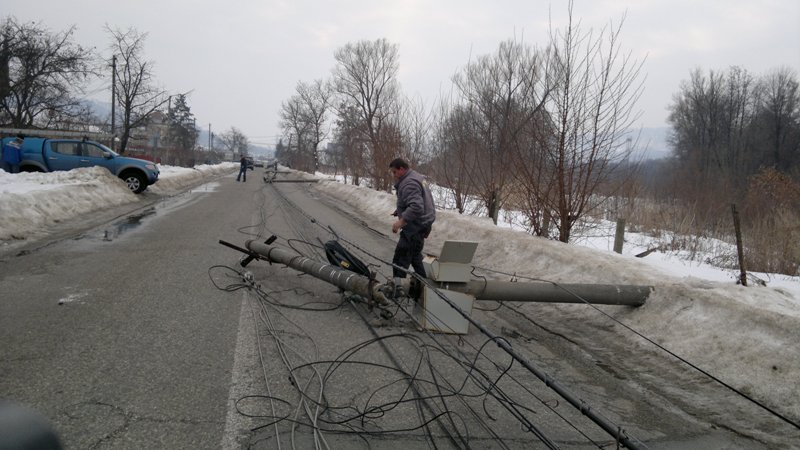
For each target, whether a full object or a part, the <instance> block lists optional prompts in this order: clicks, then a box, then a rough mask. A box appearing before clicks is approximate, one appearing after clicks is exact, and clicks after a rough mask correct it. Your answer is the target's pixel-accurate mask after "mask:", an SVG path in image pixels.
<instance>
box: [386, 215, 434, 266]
mask: <svg viewBox="0 0 800 450" xmlns="http://www.w3.org/2000/svg"><path fill="white" fill-rule="evenodd" d="M430 232H431V227H430V226H421V225H418V224H406V226H405V227H403V229H402V230H400V240H398V241H397V247H395V249H394V258H392V264H394V265H395V266H397V267H392V276H393V277H395V278H405V277H406V272H405V271H403V270H402V269H398V267H402V268H403V269H408V266H409V265H410V266H411V267H413V268H414V272H416V273H417V275H420V276H423V277H424V276H426V275H425V266H423V265H422V248H423V247H424V246H425V238H426V237H427V236H428V234H429V233H430Z"/></svg>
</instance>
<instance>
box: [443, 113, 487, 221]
mask: <svg viewBox="0 0 800 450" xmlns="http://www.w3.org/2000/svg"><path fill="white" fill-rule="evenodd" d="M467 109H468V108H467V107H465V106H458V105H456V106H453V105H451V104H449V102H448V101H447V100H443V101H442V102H441V103H440V105H439V107H438V109H437V117H436V127H435V130H436V131H435V134H434V138H433V139H434V145H433V147H434V149H435V150H434V154H433V164H432V166H433V174H432V175H433V178H434V179H435V180H436V182H437V183H439V184H440V185H442V186H444V187H446V188H448V192H449V193H450V194H451V195H452V197H453V198H452V200H453V203H452V204H451V203H450V200H449V199H448V198H445V199H441V200H437V202H439V203H441V204H443V206H444V207H445V208H450V207H452V208H455V209H456V210H457V211H458V213H459V214H464V212H465V210H466V203H467V199H468V197H469V195H470V194H471V193H472V192H474V191H475V188H474V186H473V183H472V178H471V177H470V175H469V174H470V172H471V170H469V169H470V166H469V163H470V161H474V160H475V159H476V158H475V157H474V156H473V155H474V154H475V153H477V152H478V151H479V150H478V148H477V146H478V144H477V143H478V141H479V139H477V138H476V133H474V132H473V131H472V130H471V129H470V126H471V124H473V123H474V122H473V121H472V120H470V119H468V118H467V116H468V114H469V111H467Z"/></svg>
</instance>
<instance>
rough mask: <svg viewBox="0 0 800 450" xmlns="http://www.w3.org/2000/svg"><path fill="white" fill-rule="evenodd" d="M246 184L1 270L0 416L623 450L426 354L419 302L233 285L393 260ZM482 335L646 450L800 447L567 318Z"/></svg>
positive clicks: (533, 392) (179, 443) (191, 442)
mask: <svg viewBox="0 0 800 450" xmlns="http://www.w3.org/2000/svg"><path fill="white" fill-rule="evenodd" d="M258 172H260V171H258ZM234 175H235V174H234ZM254 175H260V173H251V176H250V177H249V181H248V182H247V183H237V182H235V181H234V176H226V177H224V178H221V179H220V180H218V181H216V182H212V183H208V184H206V185H203V186H200V187H198V188H196V189H192V190H191V191H188V192H186V193H183V194H181V195H178V196H175V197H171V198H166V199H159V198H152V199H151V200H150V201H151V204H150V205H148V206H146V207H144V208H140V209H138V210H135V211H131V210H120V211H111V212H105V213H103V214H100V215H98V218H97V219H95V220H94V221H89V222H86V221H82V222H81V223H80V224H72V225H70V224H65V225H64V229H62V230H60V231H59V233H58V234H57V239H56V240H55V241H49V242H44V243H34V244H33V245H31V246H29V247H28V248H26V250H25V251H23V252H21V254H19V255H17V254H3V255H0V293H2V294H1V295H2V301H0V398H5V399H9V400H12V401H14V402H16V403H18V404H22V405H24V406H26V407H29V408H32V409H34V410H35V411H38V412H39V413H41V414H42V415H43V416H45V417H46V418H47V419H48V420H50V421H51V423H52V424H53V426H54V427H55V429H56V430H57V432H58V434H59V435H60V437H61V439H62V441H63V442H64V444H65V447H66V448H115V449H116V448H136V449H141V448H187V449H188V448H191V449H197V448H256V449H260V448H265V449H266V448H278V447H279V446H280V447H281V448H290V447H291V446H295V447H296V448H315V447H316V448H392V449H394V448H434V447H436V448H548V447H550V448H553V447H558V448H578V449H582V448H614V447H615V442H614V439H613V437H612V436H610V435H609V434H608V433H606V432H604V431H602V430H601V429H600V428H599V427H597V426H596V425H595V424H594V423H592V422H591V421H589V420H588V419H587V418H586V417H585V416H584V415H582V414H581V412H580V411H578V410H577V409H575V408H573V407H571V406H569V405H568V404H567V403H566V402H565V401H564V400H563V399H562V398H561V397H559V396H558V395H556V393H555V392H554V391H553V390H552V389H550V388H548V387H547V386H545V385H544V383H542V382H540V381H539V380H538V379H536V378H535V377H534V376H533V375H532V374H531V373H530V372H529V371H528V370H526V369H524V368H523V367H521V366H520V365H519V364H517V363H512V362H511V360H510V358H508V355H507V354H504V352H502V351H500V350H499V349H498V347H497V345H495V342H493V341H491V340H489V339H487V337H486V336H485V335H483V334H481V333H480V332H478V330H476V329H475V327H471V329H470V332H469V334H467V335H464V336H454V335H430V334H429V333H426V332H425V331H424V330H421V329H420V328H419V326H418V325H417V324H416V322H415V317H414V315H413V311H414V308H413V305H412V304H410V303H405V304H402V305H401V306H403V307H404V308H405V309H406V310H408V311H410V312H412V314H411V315H406V314H404V312H403V309H400V308H390V309H387V310H385V311H384V316H388V315H392V314H393V317H391V318H388V319H385V318H384V319H382V318H381V317H380V315H379V313H380V312H381V310H380V309H372V308H369V307H367V306H366V305H364V304H363V303H361V301H362V300H363V299H358V298H355V299H353V298H346V297H344V296H342V294H341V292H339V291H338V290H337V289H336V288H334V287H333V286H331V285H328V284H326V283H324V282H322V281H319V280H316V279H314V278H313V277H311V276H308V275H301V274H300V273H298V272H297V271H295V270H292V269H289V268H286V267H283V266H281V265H278V264H269V263H267V262H264V261H254V262H252V263H251V264H250V265H248V266H247V268H246V269H242V268H241V267H240V266H239V264H238V262H239V260H240V256H241V255H240V254H239V253H237V252H236V251H234V250H232V249H230V248H228V247H224V246H222V245H220V244H219V243H218V240H220V239H222V240H225V241H227V242H231V243H233V244H236V245H240V246H243V245H244V242H245V241H246V240H248V239H257V240H259V241H261V240H265V239H267V238H268V237H270V236H272V235H275V236H276V240H275V242H274V245H276V246H279V247H282V248H285V249H290V250H293V251H296V252H298V253H302V254H304V255H306V256H309V257H313V258H317V259H322V258H323V256H322V255H323V253H322V250H321V248H320V247H321V242H325V241H327V240H329V239H333V238H334V237H335V236H338V237H339V238H340V239H341V240H342V241H343V242H346V243H349V244H347V246H348V247H349V248H351V249H352V250H354V251H355V252H356V253H357V255H358V256H359V257H361V258H364V260H365V262H368V263H370V264H373V266H371V267H372V269H373V270H374V271H375V272H376V273H377V274H378V277H377V278H378V281H383V280H385V277H386V276H388V275H389V273H390V271H389V270H388V268H387V267H386V265H385V264H382V263H381V261H386V260H389V259H391V254H392V250H393V240H392V239H393V238H392V236H391V235H387V233H386V232H387V231H388V230H382V228H381V225H379V224H369V223H363V222H362V219H363V218H360V217H357V215H356V214H355V213H353V212H352V211H349V210H348V208H347V207H346V206H345V205H343V204H341V203H340V202H337V201H335V200H333V199H330V198H328V197H326V195H325V193H324V192H323V191H321V190H319V189H316V188H315V187H314V185H312V184H309V183H273V184H265V183H263V182H262V181H261V180H260V179H259V177H257V176H254ZM287 178H293V176H292V175H287V174H282V175H281V176H280V177H279V179H284V180H285V179H287ZM387 213H388V211H387ZM112 217H113V219H112V220H105V219H109V218H112ZM101 219H104V220H105V221H103V220H101ZM100 222H102V223H100ZM87 223H90V224H91V226H88V225H87ZM369 227H371V228H372V229H370V228H369ZM334 233H335V234H334ZM353 244H355V245H357V246H358V247H359V249H356V248H354V245H353ZM437 244H438V245H440V244H441V243H438V242H436V241H435V240H433V241H432V244H431V245H432V246H434V247H435V246H436V245H437ZM430 250H433V251H434V252H435V251H436V250H437V249H436V248H431V249H430ZM473 317H474V318H475V319H476V320H478V321H480V322H481V323H484V324H486V326H487V327H488V328H489V329H491V330H493V331H494V332H495V333H496V334H497V335H498V336H501V337H502V338H503V339H506V340H507V341H508V342H510V343H511V344H512V345H513V346H514V347H515V348H516V349H517V350H518V351H519V353H520V354H521V355H522V356H523V357H524V358H527V359H528V360H529V361H532V362H534V363H535V364H536V365H537V366H538V367H539V368H540V369H542V370H544V371H546V372H547V373H549V374H555V375H556V377H557V379H558V381H559V382H560V383H562V384H563V385H564V386H566V387H567V388H568V389H569V390H571V391H572V392H573V393H574V394H575V395H577V396H579V397H580V398H581V399H583V400H585V401H586V406H587V407H591V408H593V410H595V411H598V412H599V413H601V414H602V415H603V416H604V417H606V418H608V420H610V421H611V422H613V423H616V424H619V426H620V427H622V428H623V429H624V431H625V432H626V433H628V434H629V435H630V436H632V437H634V438H635V439H636V441H635V442H637V444H638V445H639V448H661V449H679V448H680V449H684V448H696V449H701V448H732V449H735V448H742V449H745V448H746V449H758V448H792V445H793V444H792V441H791V439H792V438H791V437H792V436H796V433H794V432H793V431H792V430H789V431H787V430H786V428H785V427H784V428H781V425H780V424H779V423H776V422H775V421H774V420H772V419H770V418H765V417H764V416H763V415H761V414H758V413H754V412H753V409H751V408H750V407H749V406H748V405H746V404H743V403H742V402H739V401H736V400H729V396H728V394H727V393H725V392H723V390H720V389H719V388H718V387H715V386H713V385H712V384H710V383H708V382H707V381H704V380H703V379H702V378H700V377H697V376H696V375H694V374H692V373H691V372H690V371H686V370H684V369H679V368H675V365H674V364H673V363H672V362H669V361H666V360H665V359H664V358H663V357H661V356H659V355H655V354H653V353H652V352H646V351H642V350H641V349H640V348H638V347H636V346H633V345H631V344H630V343H629V342H628V343H626V342H618V341H615V340H613V339H608V338H604V337H603V329H602V327H597V326H585V324H583V323H570V322H565V321H562V320H560V319H559V316H558V309H557V308H553V307H544V308H532V307H530V306H528V305H525V306H521V305H510V307H502V308H498V307H497V305H496V304H493V303H491V302H487V303H486V304H484V305H483V306H482V307H481V308H480V309H476V310H474V311H473ZM609 326H613V325H609ZM793 433H794V434H793Z"/></svg>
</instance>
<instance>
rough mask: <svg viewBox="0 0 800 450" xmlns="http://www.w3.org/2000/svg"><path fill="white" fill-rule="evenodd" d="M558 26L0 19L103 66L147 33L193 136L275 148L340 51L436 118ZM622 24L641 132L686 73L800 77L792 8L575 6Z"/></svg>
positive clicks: (544, 13) (468, 4)
mask: <svg viewBox="0 0 800 450" xmlns="http://www.w3.org/2000/svg"><path fill="white" fill-rule="evenodd" d="M551 11H552V13H551ZM566 12H567V2H566V0H552V1H544V0H499V1H488V0H484V1H479V0H437V1H418V0H402V1H398V0H392V1H385V0H370V1H364V0H347V1H320V0H317V1H314V0H289V1H278V0H228V1H221V0H217V1H213V2H212V1H209V0H161V1H154V0H138V1H135V2H114V1H111V2H109V1H108V0H103V1H100V0H70V1H63V0H34V1H30V0H4V1H3V6H2V9H0V16H4V17H5V16H8V15H12V16H14V17H16V18H18V19H20V20H39V21H42V22H43V23H44V24H45V25H47V26H48V27H49V28H50V29H52V30H54V31H55V30H63V29H66V28H67V27H69V26H71V25H76V26H77V27H78V29H77V32H76V41H77V42H78V43H80V44H82V45H86V46H93V47H96V48H97V49H98V50H99V51H101V52H103V54H104V55H107V54H108V51H107V50H106V49H107V46H108V36H107V35H106V34H105V33H104V31H103V28H104V25H105V24H109V25H111V26H112V27H119V28H127V27H134V28H136V29H138V30H139V31H143V32H147V33H149V37H148V40H147V43H146V48H145V52H146V56H147V57H148V58H149V59H151V60H153V61H155V63H156V68H155V75H156V78H157V80H158V81H159V82H160V83H161V85H162V87H163V88H165V89H167V90H169V91H170V92H184V91H189V90H193V93H192V94H191V97H190V106H191V108H192V110H193V112H194V113H195V116H196V118H197V121H198V125H201V124H202V126H203V128H208V124H209V123H210V124H211V127H212V131H214V132H221V131H224V130H227V129H229V128H230V127H231V126H236V127H237V128H239V129H241V130H243V131H244V132H245V133H246V134H247V135H248V136H249V137H250V138H251V140H252V141H254V142H257V143H265V144H272V143H274V141H275V135H277V134H278V133H279V132H280V131H279V127H278V124H277V122H278V111H279V108H280V104H281V102H282V101H284V100H286V99H287V98H289V96H291V95H292V93H293V92H294V88H295V86H296V84H297V82H298V81H301V80H302V81H312V80H314V79H317V78H327V77H328V76H329V75H330V71H331V69H332V68H333V67H334V59H333V53H334V50H336V49H337V48H339V47H341V46H343V45H345V44H347V43H348V42H355V41H357V40H360V39H370V40H373V39H377V38H382V37H385V38H387V39H388V40H389V41H390V42H393V43H396V44H398V45H399V50H400V74H399V77H400V82H401V84H402V86H403V89H404V92H406V93H407V94H408V95H411V96H415V95H419V96H420V97H422V98H423V99H426V102H427V103H428V104H429V105H430V104H431V103H432V102H433V100H434V99H435V97H437V96H438V95H439V93H440V92H442V91H447V90H449V89H450V85H451V83H450V77H451V76H452V74H453V73H454V72H455V71H457V70H458V69H459V68H460V67H462V66H463V65H464V64H466V63H467V61H468V60H469V58H470V56H473V57H474V56H476V55H481V54H486V53H489V52H492V51H494V50H495V49H496V48H497V45H498V44H499V43H500V42H501V41H503V40H505V39H509V38H513V37H517V38H519V37H521V38H522V39H524V40H525V41H526V42H528V43H531V44H535V45H544V44H545V43H546V37H547V28H548V23H549V21H550V15H551V14H552V21H553V24H554V25H555V26H557V27H558V26H562V25H563V23H564V20H565V18H566ZM626 12H627V18H626V22H625V26H624V28H623V32H622V46H623V48H624V49H627V50H630V51H631V52H633V54H634V56H636V57H638V58H644V57H645V56H646V58H647V59H646V62H645V65H644V73H645V74H646V76H647V80H646V83H645V92H644V94H643V96H642V98H641V101H640V103H639V109H641V110H642V112H643V115H642V119H641V123H640V125H642V126H645V127H658V126H664V125H665V124H666V116H667V111H666V107H667V106H668V104H669V103H670V102H671V99H672V95H673V94H674V93H675V92H677V90H678V86H679V83H680V81H681V80H685V79H688V76H689V72H690V71H691V70H692V69H693V68H697V67H699V68H702V69H703V70H706V71H707V70H708V69H714V70H726V69H727V68H728V67H730V66H733V65H738V66H742V67H744V68H745V69H747V70H748V71H750V72H751V73H753V74H756V75H760V74H763V73H765V72H767V71H768V70H771V69H774V68H777V67H780V66H788V67H791V68H793V69H794V70H796V71H798V72H800V27H798V26H797V24H798V23H800V2H798V1H797V0H760V1H757V2H755V1H744V0H638V1H633V0H628V1H624V0H576V1H575V16H576V17H577V18H580V19H581V20H582V21H583V26H584V27H592V28H595V29H599V28H600V27H602V26H604V25H607V24H608V23H609V22H610V21H612V20H613V21H614V22H615V23H617V22H618V21H619V19H620V18H621V17H622V15H623V14H625V13H626ZM95 96H96V97H98V98H104V96H103V95H102V92H99V93H97V94H95ZM108 97H110V94H108Z"/></svg>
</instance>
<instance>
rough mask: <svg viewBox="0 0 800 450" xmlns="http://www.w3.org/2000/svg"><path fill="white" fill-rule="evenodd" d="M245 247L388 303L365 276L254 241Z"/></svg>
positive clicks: (265, 256)
mask: <svg viewBox="0 0 800 450" xmlns="http://www.w3.org/2000/svg"><path fill="white" fill-rule="evenodd" d="M245 247H247V249H248V250H250V251H252V252H254V253H257V254H258V255H260V256H261V257H263V258H264V259H266V260H267V261H270V262H275V263H278V264H284V265H287V266H289V267H291V268H292V269H296V270H299V271H301V272H304V273H307V274H309V275H311V276H313V277H315V278H319V279H320V280H322V281H326V282H328V283H330V284H332V285H334V286H336V287H338V288H340V289H344V290H345V291H350V292H352V293H354V294H358V295H360V296H362V297H366V298H369V299H373V300H375V301H376V302H377V303H381V304H383V303H387V302H388V300H387V299H386V297H385V296H384V295H383V293H382V292H380V290H379V287H380V285H378V284H377V283H375V282H374V281H371V280H370V279H369V278H367V277H365V276H363V275H359V274H357V273H355V272H351V271H349V270H345V269H342V268H340V267H337V266H334V265H331V264H327V263H321V262H319V261H315V260H313V259H309V258H306V257H305V256H300V255H298V254H297V253H294V252H290V251H288V250H284V249H281V248H277V247H272V246H269V245H266V244H263V243H261V242H256V241H253V240H250V241H247V243H246V244H245Z"/></svg>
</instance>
